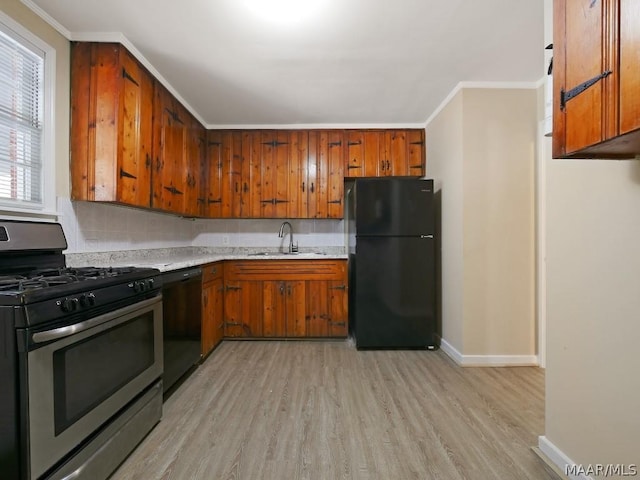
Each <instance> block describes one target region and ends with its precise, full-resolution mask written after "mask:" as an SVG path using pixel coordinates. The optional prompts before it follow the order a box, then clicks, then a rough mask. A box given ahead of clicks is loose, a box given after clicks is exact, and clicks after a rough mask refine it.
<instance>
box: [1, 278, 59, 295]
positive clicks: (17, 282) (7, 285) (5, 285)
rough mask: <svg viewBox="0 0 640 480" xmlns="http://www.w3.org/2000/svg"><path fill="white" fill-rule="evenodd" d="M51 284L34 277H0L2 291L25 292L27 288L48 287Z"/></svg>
mask: <svg viewBox="0 0 640 480" xmlns="http://www.w3.org/2000/svg"><path fill="white" fill-rule="evenodd" d="M48 286H49V284H48V283H47V282H45V281H43V280H38V279H33V278H24V277H20V278H16V277H2V278H0V292H24V291H27V290H35V289H38V288H46V287H48Z"/></svg>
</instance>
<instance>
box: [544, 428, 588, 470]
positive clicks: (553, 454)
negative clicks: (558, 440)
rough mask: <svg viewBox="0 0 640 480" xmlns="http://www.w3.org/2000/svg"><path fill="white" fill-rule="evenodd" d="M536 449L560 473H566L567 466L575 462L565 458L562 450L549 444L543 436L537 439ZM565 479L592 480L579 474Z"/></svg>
mask: <svg viewBox="0 0 640 480" xmlns="http://www.w3.org/2000/svg"><path fill="white" fill-rule="evenodd" d="M538 448H540V451H541V452H542V453H544V454H545V455H546V456H547V458H548V459H549V460H551V462H552V463H553V464H555V465H556V466H557V467H558V468H559V469H560V471H561V472H565V471H566V467H567V465H575V464H576V462H574V461H573V460H571V459H570V458H569V457H567V456H566V455H565V454H564V452H563V451H562V450H560V449H559V448H558V447H556V446H555V445H554V444H553V443H551V442H550V441H549V439H548V438H547V437H545V436H544V435H541V436H539V437H538ZM567 477H568V478H570V479H571V480H593V478H592V477H589V476H587V475H584V474H579V475H572V474H569V475H567Z"/></svg>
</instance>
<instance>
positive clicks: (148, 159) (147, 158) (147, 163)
mask: <svg viewBox="0 0 640 480" xmlns="http://www.w3.org/2000/svg"><path fill="white" fill-rule="evenodd" d="M144 166H145V167H146V168H151V156H150V155H149V154H148V153H147V155H146V156H145V160H144Z"/></svg>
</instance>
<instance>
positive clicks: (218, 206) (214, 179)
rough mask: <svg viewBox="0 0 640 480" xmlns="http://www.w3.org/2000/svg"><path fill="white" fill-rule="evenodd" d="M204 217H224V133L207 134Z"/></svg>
mask: <svg viewBox="0 0 640 480" xmlns="http://www.w3.org/2000/svg"><path fill="white" fill-rule="evenodd" d="M203 172H204V179H203V182H202V183H203V192H204V193H203V197H204V201H205V205H204V216H205V217H209V218H220V217H222V172H223V168H222V132H221V131H220V130H209V131H208V132H207V152H206V155H205V160H204V168H203Z"/></svg>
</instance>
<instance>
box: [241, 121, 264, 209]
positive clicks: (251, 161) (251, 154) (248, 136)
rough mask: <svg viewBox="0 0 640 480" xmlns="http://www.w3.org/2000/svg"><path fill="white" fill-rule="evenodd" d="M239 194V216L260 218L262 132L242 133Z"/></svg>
mask: <svg viewBox="0 0 640 480" xmlns="http://www.w3.org/2000/svg"><path fill="white" fill-rule="evenodd" d="M236 190H238V189H237V188H236ZM239 192H240V193H239V194H240V195H241V197H242V209H241V212H240V213H241V216H242V217H245V218H260V217H261V216H262V203H260V202H261V200H262V132H261V131H260V130H254V131H245V132H243V133H242V169H241V185H240V189H239Z"/></svg>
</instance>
